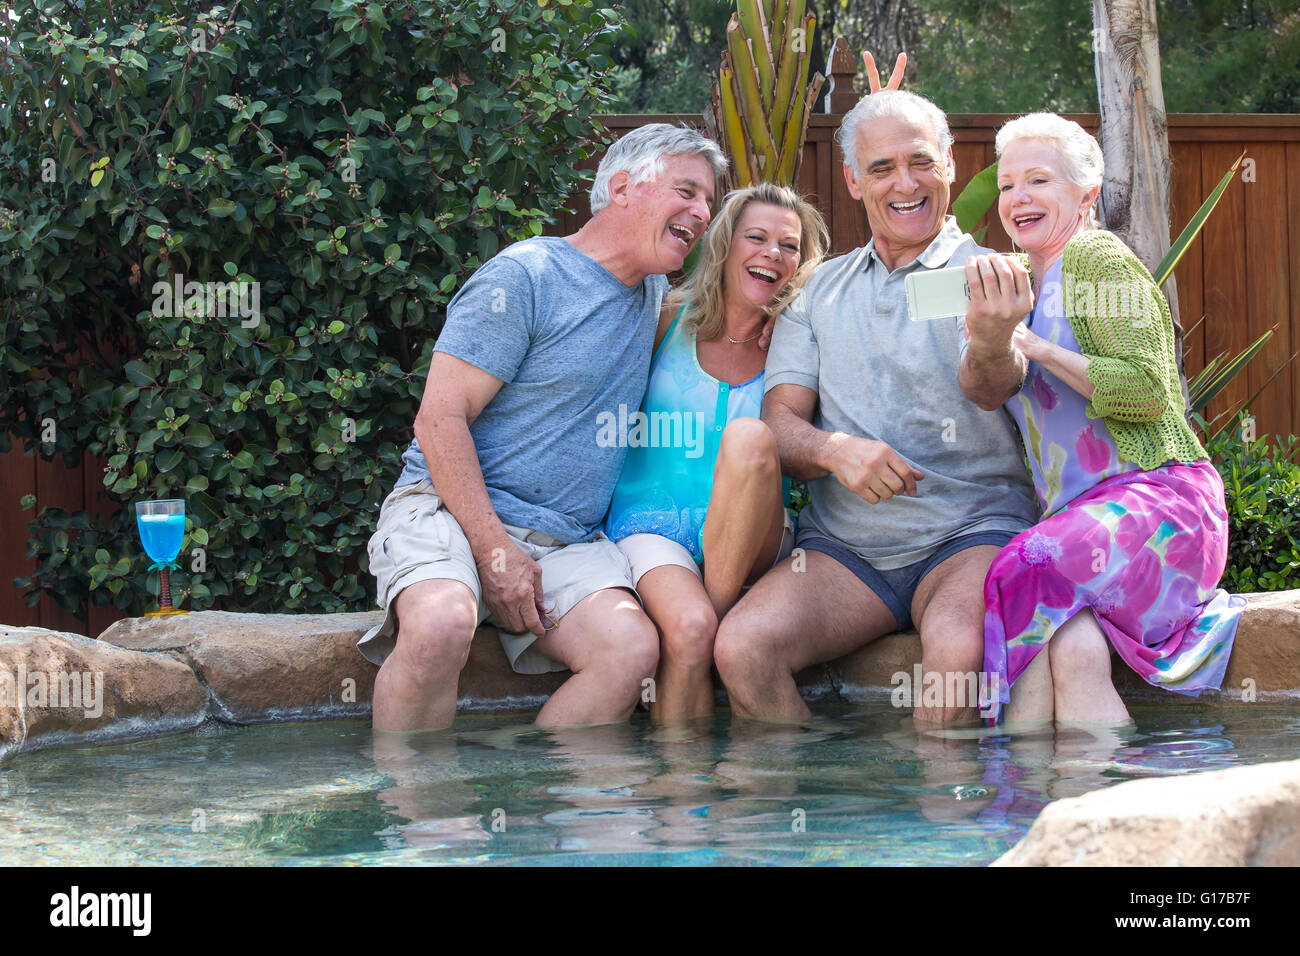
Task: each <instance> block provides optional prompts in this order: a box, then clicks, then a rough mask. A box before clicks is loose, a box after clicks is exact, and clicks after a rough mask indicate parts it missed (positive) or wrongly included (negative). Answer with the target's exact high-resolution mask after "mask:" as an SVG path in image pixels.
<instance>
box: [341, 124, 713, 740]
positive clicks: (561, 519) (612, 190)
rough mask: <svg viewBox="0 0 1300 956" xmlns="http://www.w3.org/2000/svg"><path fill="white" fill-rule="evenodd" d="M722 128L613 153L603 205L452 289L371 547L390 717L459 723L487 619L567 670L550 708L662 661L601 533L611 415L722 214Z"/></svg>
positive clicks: (612, 472)
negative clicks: (673, 282) (461, 681)
mask: <svg viewBox="0 0 1300 956" xmlns="http://www.w3.org/2000/svg"><path fill="white" fill-rule="evenodd" d="M725 166H726V160H725V159H724V158H723V156H722V153H721V151H720V150H719V149H718V147H717V146H716V144H714V143H713V142H712V141H710V140H708V139H706V138H704V137H702V136H700V135H699V134H698V133H695V132H694V131H691V130H688V129H682V128H674V127H672V126H667V125H665V124H662V123H658V124H652V125H649V126H643V127H641V128H639V129H637V130H634V131H633V132H631V133H628V134H627V135H626V136H624V137H623V138H622V139H621V140H620V141H619V142H618V143H616V144H615V145H614V146H613V147H611V148H610V150H609V151H608V152H607V153H606V154H605V157H604V159H602V161H601V163H600V166H599V168H598V170H597V173H596V179H595V183H594V184H593V186H592V190H591V209H592V218H591V220H590V221H589V222H588V223H587V224H586V225H585V226H583V227H582V228H581V229H580V230H578V232H576V233H574V234H573V235H571V236H566V237H564V238H557V237H537V238H534V239H527V240H525V241H523V242H519V243H516V244H515V245H513V246H510V247H509V248H507V249H505V250H503V251H502V252H500V253H499V254H498V255H496V256H495V257H493V258H492V259H491V260H489V261H488V262H486V263H484V264H483V266H482V267H480V268H479V270H478V271H477V272H475V273H474V275H473V276H471V277H470V279H469V281H467V282H466V283H465V285H464V286H463V287H462V288H461V289H460V291H459V292H458V293H457V294H456V297H455V298H454V299H452V301H451V304H450V305H449V306H448V309H447V322H446V325H445V326H444V328H443V331H442V334H441V335H440V336H439V338H438V341H437V344H436V345H435V347H434V353H433V356H432V359H431V361H430V364H429V377H428V381H427V384H426V385H425V391H424V398H423V400H422V402H421V404H420V411H419V413H418V415H417V416H416V420H415V440H414V441H413V442H412V443H411V445H410V447H409V448H408V449H407V451H406V453H405V454H404V455H403V462H404V465H405V467H404V468H403V470H402V474H401V476H400V477H399V478H398V480H397V483H396V485H395V486H394V488H393V490H392V492H390V494H389V495H388V497H387V498H386V499H385V500H384V503H383V506H382V508H381V509H380V516H379V522H378V525H377V526H376V529H375V533H374V535H373V536H372V537H371V539H370V542H369V545H368V551H369V555H370V570H371V572H372V573H373V574H374V575H375V578H376V581H377V584H378V599H379V604H380V607H382V608H385V609H386V611H387V613H386V615H385V617H384V621H383V622H382V623H381V624H380V625H378V626H376V627H375V628H373V629H371V630H370V631H369V632H367V633H366V634H365V635H364V636H363V637H362V639H361V641H360V643H359V645H358V646H359V648H360V650H361V652H362V654H364V655H365V656H366V657H367V658H368V659H369V660H371V661H373V662H375V663H376V664H379V665H381V667H380V671H379V674H378V676H377V677H376V679H375V693H374V726H375V729H376V730H392V731H399V730H420V729H433V728H440V727H446V726H448V725H449V724H450V723H451V722H452V718H453V717H454V716H455V712H456V686H457V678H458V675H459V673H460V670H461V668H462V667H463V666H464V665H465V661H466V659H467V657H468V656H469V646H470V641H471V639H472V638H473V636H474V631H475V628H476V626H477V625H478V624H479V623H481V622H482V621H484V620H485V619H488V618H490V619H491V620H492V622H493V623H494V624H496V625H497V627H498V629H499V631H500V634H501V643H502V646H503V647H504V649H505V652H506V656H507V657H508V659H509V660H510V663H511V666H512V667H514V669H515V670H516V671H518V672H520V673H527V674H535V673H544V672H546V671H550V670H566V669H567V670H570V671H572V672H573V676H572V677H570V678H569V680H567V681H566V682H565V683H564V685H563V686H561V687H560V688H559V690H557V691H556V692H555V693H554V694H553V695H552V696H551V698H550V699H549V700H548V701H547V703H546V705H545V706H544V707H543V708H542V710H541V712H540V713H539V714H538V717H537V722H538V723H539V724H542V725H546V726H556V725H564V724H596V723H608V722H611V721H618V720H624V719H626V718H627V717H628V716H629V715H630V714H631V713H632V710H633V708H634V707H635V706H636V702H637V700H638V698H639V695H640V693H641V688H642V681H643V680H644V679H645V678H647V677H653V675H654V673H655V668H656V665H657V663H658V647H659V641H658V635H657V633H656V631H655V628H654V625H653V624H652V623H651V622H650V619H649V618H648V617H646V616H645V614H644V613H643V612H642V610H641V607H640V605H639V604H638V603H637V600H636V598H635V597H634V594H635V591H634V587H633V582H632V580H631V577H630V572H629V569H628V565H627V559H626V558H624V557H623V555H622V552H620V551H619V549H618V548H617V547H616V546H615V545H614V544H613V543H612V542H610V541H609V540H608V539H607V538H605V536H604V535H602V534H600V533H599V532H598V531H597V528H598V526H599V525H600V522H601V520H602V518H603V517H604V515H605V511H606V510H607V509H608V507H609V500H610V495H611V494H612V493H613V489H614V484H615V482H616V481H617V480H618V474H619V471H620V469H621V468H622V465H623V457H624V454H625V452H626V447H625V443H623V442H616V443H612V444H611V443H609V442H601V441H598V431H599V416H600V415H601V413H602V412H605V411H614V412H616V411H617V409H618V408H619V406H620V405H623V406H626V407H629V408H636V407H639V406H640V404H641V400H642V397H643V396H644V393H645V387H646V379H647V376H648V374H649V366H650V353H651V346H652V344H653V341H654V334H655V327H656V323H657V319H658V315H659V310H660V307H661V305H662V302H663V297H664V294H665V292H666V291H667V289H668V280H667V279H666V278H665V275H666V274H667V273H669V272H673V271H676V270H678V269H680V268H681V266H682V262H683V260H684V259H685V257H686V254H687V253H688V252H689V251H690V249H691V247H692V246H693V245H694V243H695V241H696V240H697V239H698V238H699V236H700V235H701V234H702V233H703V231H704V228H705V226H706V225H708V222H709V217H710V206H711V205H712V202H713V198H714V184H715V181H716V178H717V175H718V174H719V173H721V172H722V171H723V170H724V169H725Z"/></svg>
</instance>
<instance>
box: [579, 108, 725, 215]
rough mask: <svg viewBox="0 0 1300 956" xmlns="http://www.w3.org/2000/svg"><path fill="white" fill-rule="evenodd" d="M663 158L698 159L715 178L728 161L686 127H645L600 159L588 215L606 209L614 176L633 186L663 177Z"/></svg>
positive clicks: (635, 131) (721, 172)
mask: <svg viewBox="0 0 1300 956" xmlns="http://www.w3.org/2000/svg"><path fill="white" fill-rule="evenodd" d="M665 156H699V157H701V158H702V159H704V160H705V161H706V162H708V164H709V166H710V168H711V169H712V170H713V175H714V176H721V175H722V174H723V173H725V172H726V171H727V157H726V156H724V155H723V154H722V150H721V149H719V148H718V144H717V143H715V142H714V141H713V140H711V139H709V138H708V137H707V136H703V135H701V134H700V133H698V132H696V131H695V130H693V129H691V128H690V127H687V126H671V125H669V124H668V123H648V124H647V125H645V126H639V127H637V128H636V129H634V130H632V132H630V133H628V134H627V135H625V136H624V137H623V138H622V139H620V140H619V141H618V142H617V143H615V144H614V145H613V146H611V147H610V148H609V150H608V151H607V152H606V153H605V155H604V157H602V158H601V161H600V165H599V166H598V167H597V168H596V180H595V182H593V183H592V184H591V214H592V215H593V216H594V215H596V213H598V212H600V211H601V210H602V209H604V208H605V207H606V206H608V205H609V180H610V178H611V177H612V176H613V175H614V174H615V173H619V172H625V173H627V174H628V176H629V177H630V178H631V181H632V183H633V185H635V184H636V183H643V182H645V181H646V180H649V179H653V178H655V177H656V176H659V175H661V174H662V173H663V171H664V157H665Z"/></svg>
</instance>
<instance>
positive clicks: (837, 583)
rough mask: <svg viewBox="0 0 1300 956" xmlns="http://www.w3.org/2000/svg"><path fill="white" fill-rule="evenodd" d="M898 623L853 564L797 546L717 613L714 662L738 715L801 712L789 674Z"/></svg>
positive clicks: (799, 715) (782, 716)
mask: <svg viewBox="0 0 1300 956" xmlns="http://www.w3.org/2000/svg"><path fill="white" fill-rule="evenodd" d="M796 568H801V569H802V570H795V569H796ZM897 627H898V622H897V621H895V620H894V615H893V614H892V613H891V612H890V610H889V608H887V607H886V606H885V603H884V602H883V601H882V600H880V598H879V597H877V596H876V594H875V592H873V591H872V590H871V589H870V588H868V587H867V586H866V585H864V584H863V583H862V582H861V581H860V580H859V579H858V576H857V575H855V574H854V573H853V572H852V571H850V570H849V569H848V568H846V567H844V565H842V564H840V563H839V562H838V561H836V560H835V559H834V558H832V557H830V556H829V555H826V554H823V553H822V552H820V551H805V550H803V549H801V548H796V549H795V551H794V554H792V555H791V556H790V557H789V558H787V559H786V560H785V561H782V562H781V563H780V564H779V565H777V566H776V567H775V568H773V569H772V570H771V571H769V572H768V573H767V574H765V575H763V577H761V578H759V580H758V583H757V584H755V585H754V586H753V588H751V589H750V591H749V593H748V594H746V595H745V596H744V597H743V598H741V599H740V601H739V603H737V604H736V606H735V607H734V608H732V610H731V612H730V613H729V614H728V615H727V616H726V617H725V618H723V619H722V623H721V624H720V625H719V626H718V637H717V640H716V641H715V643H714V648H713V657H714V663H715V664H717V667H718V674H719V675H720V676H721V677H722V682H723V683H724V684H725V685H726V687H727V696H728V697H729V698H730V700H731V709H732V712H733V713H734V714H736V715H737V716H740V717H761V718H766V719H771V720H788V721H793V720H801V719H804V718H806V717H808V716H809V714H810V713H811V711H809V710H808V705H807V704H805V703H804V701H803V698H802V697H800V696H799V689H798V687H797V686H796V685H795V682H794V675H795V674H796V673H797V672H798V671H800V670H802V669H803V668H805V667H808V666H810V665H812V664H816V663H820V662H821V661H828V660H833V659H834V658H836V657H841V656H843V655H844V654H847V653H849V652H850V651H853V650H856V649H857V648H859V647H861V646H862V645H863V644H866V643H867V642H868V641H872V640H875V639H876V638H877V637H880V636H881V635H882V634H889V633H891V632H892V631H894V630H896V629H897Z"/></svg>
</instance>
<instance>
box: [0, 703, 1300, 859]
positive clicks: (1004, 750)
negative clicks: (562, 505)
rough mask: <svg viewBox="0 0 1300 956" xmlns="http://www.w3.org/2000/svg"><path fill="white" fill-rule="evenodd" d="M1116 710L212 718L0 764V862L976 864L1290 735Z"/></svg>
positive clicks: (1264, 726)
mask: <svg viewBox="0 0 1300 956" xmlns="http://www.w3.org/2000/svg"><path fill="white" fill-rule="evenodd" d="M1131 709H1132V711H1133V715H1134V717H1135V719H1136V721H1137V727H1136V729H1135V730H1131V731H1128V732H1126V733H1123V734H1111V735H1103V736H1101V737H1097V736H1094V735H1092V734H1089V733H1085V732H1082V731H1069V732H1055V733H1052V732H1045V733H1042V734H1037V735H1029V736H1018V737H1008V736H1005V735H1001V734H997V733H988V732H985V733H984V734H983V735H982V736H979V737H976V738H970V739H966V738H963V739H937V738H934V737H929V736H923V737H921V738H918V736H917V734H916V733H915V731H914V730H913V729H912V725H911V721H910V719H909V718H907V717H906V716H903V715H901V714H900V712H899V711H897V710H894V709H893V708H891V707H890V706H889V705H888V704H887V703H879V704H870V705H857V706H853V707H848V706H846V707H841V708H827V707H821V708H819V711H818V715H817V717H816V718H814V720H813V721H812V722H810V724H809V725H807V726H802V727H779V726H773V725H767V724H759V723H754V722H750V721H735V722H734V723H733V721H732V719H731V717H730V715H729V714H728V713H726V712H722V713H720V714H719V715H718V716H717V718H716V719H714V720H713V721H705V722H703V724H701V725H697V726H694V727H692V728H690V729H686V730H683V729H676V730H665V729H661V728H656V727H653V726H652V725H651V724H650V723H649V722H648V720H647V719H646V717H645V715H643V714H638V715H637V716H636V717H634V718H633V720H632V721H631V723H630V724H627V725H622V726H609V727H596V728H584V729H575V730H563V731H543V730H539V729H537V728H536V727H534V726H532V725H531V724H528V723H523V722H521V720H520V718H519V717H517V716H516V717H499V716H468V717H460V718H458V719H457V721H456V724H455V726H454V727H453V728H452V730H450V731H446V732H442V733H427V734H419V735H410V736H406V737H403V738H397V739H396V741H397V742H395V739H394V738H390V737H388V736H387V735H380V736H379V737H376V735H374V734H373V733H372V731H371V729H370V724H369V721H364V720H350V721H322V722H316V723H281V724H267V725H260V726H254V727H244V728H235V727H229V726H224V725H215V724H214V725H209V726H206V727H204V728H202V729H200V730H198V731H196V732H194V733H191V734H186V735H180V736H174V737H167V738H160V739H154V740H145V741H139V742H136V743H130V744H121V745H115V746H101V747H83V748H74V749H67V750H52V751H46V752H37V753H31V754H23V755H20V756H18V757H16V758H14V759H12V760H10V761H9V762H8V763H6V764H4V765H3V766H0V863H3V864H7V865H40V864H64V865H79V864H109V865H122V864H127V865H132V864H169V865H175V864H204V865H217V864H220V865H231V864H284V865H312V864H328V865H339V864H345V865H359V864H413V863H420V864H452V863H478V864H487V865H509V864H514V865H530V864H548V865H557V864H558V865H570V864H571V865H593V864H616V863H629V864H638V865H683V864H685V865H786V864H811V865H826V864H829V865H842V864H853V865H879V864H884V865H895V864H954V865H983V864H987V863H989V862H992V861H993V860H994V859H996V858H997V857H998V856H1000V855H1001V854H1002V853H1004V852H1005V851H1006V850H1008V849H1010V848H1011V846H1012V845H1014V844H1015V843H1016V841H1017V840H1019V839H1020V838H1021V837H1022V836H1023V835H1024V834H1025V832H1026V831H1027V830H1028V829H1029V826H1030V824H1032V823H1033V820H1034V818H1035V817H1036V816H1037V815H1038V813H1039V812H1040V811H1041V810H1042V808H1043V806H1045V805H1046V803H1047V802H1048V801H1050V800H1053V799H1057V798H1060V797H1068V796H1077V795H1079V794H1082V793H1085V792H1087V791H1090V790H1095V789H1098V788H1101V787H1107V786H1111V785H1112V784H1115V783H1118V782H1120V781H1122V780H1127V779H1133V778H1136V777H1147V776H1163V775H1170V774H1189V773H1196V772H1199V771H1204V770H1217V769H1223V768H1226V767H1231V766H1236V765H1241V764H1253V763H1262V762H1267V761H1273V760H1286V759H1292V758H1294V757H1296V756H1297V753H1298V752H1300V710H1298V709H1297V708H1295V707H1287V706H1282V705H1275V704H1263V703H1259V704H1252V705H1243V706H1240V707H1236V708H1232V709H1222V708H1219V709H1211V708H1207V707H1201V706H1195V705H1192V706H1188V705H1183V706H1176V707H1140V706H1134V707H1132V708H1131Z"/></svg>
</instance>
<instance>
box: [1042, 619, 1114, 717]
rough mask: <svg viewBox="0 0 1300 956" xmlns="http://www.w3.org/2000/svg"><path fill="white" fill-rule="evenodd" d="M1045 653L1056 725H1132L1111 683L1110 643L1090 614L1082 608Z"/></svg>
mask: <svg viewBox="0 0 1300 956" xmlns="http://www.w3.org/2000/svg"><path fill="white" fill-rule="evenodd" d="M1047 653H1048V655H1049V656H1050V659H1051V665H1052V687H1053V697H1054V704H1055V710H1056V720H1057V722H1058V724H1060V723H1065V722H1069V723H1079V724H1104V725H1107V726H1112V727H1115V726H1120V725H1123V724H1127V723H1130V722H1131V721H1132V718H1131V717H1130V716H1129V713H1128V708H1127V707H1125V706H1124V701H1122V700H1120V696H1119V694H1118V693H1117V692H1116V690H1115V685H1114V683H1112V681H1111V677H1110V642H1109V641H1107V640H1106V635H1105V634H1104V633H1102V630H1101V627H1100V626H1099V625H1098V624H1097V621H1096V619H1095V618H1094V617H1093V616H1092V611H1091V610H1089V609H1087V608H1084V609H1083V610H1082V611H1080V612H1079V613H1078V614H1076V615H1074V617H1072V618H1070V619H1069V620H1068V621H1066V622H1065V623H1064V624H1063V625H1061V626H1060V627H1059V628H1057V629H1056V633H1055V634H1053V635H1052V639H1051V640H1050V641H1049V642H1048V644H1047ZM1039 656H1040V657H1041V656H1042V654H1041V652H1040V654H1039Z"/></svg>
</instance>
